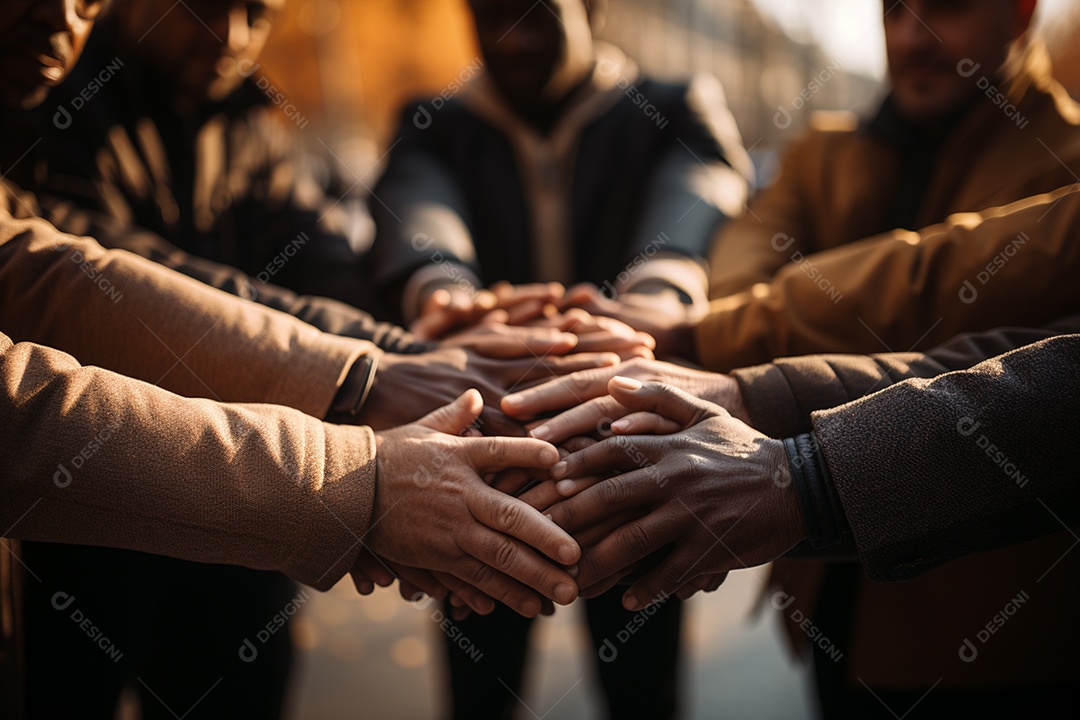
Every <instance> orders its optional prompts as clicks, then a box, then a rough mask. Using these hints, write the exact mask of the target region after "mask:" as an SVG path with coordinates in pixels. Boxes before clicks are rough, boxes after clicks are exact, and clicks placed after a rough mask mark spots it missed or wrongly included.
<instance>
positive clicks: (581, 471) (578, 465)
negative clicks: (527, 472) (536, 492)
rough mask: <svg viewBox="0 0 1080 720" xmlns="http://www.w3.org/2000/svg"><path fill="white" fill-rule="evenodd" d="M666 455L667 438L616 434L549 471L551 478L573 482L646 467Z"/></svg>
mask: <svg viewBox="0 0 1080 720" xmlns="http://www.w3.org/2000/svg"><path fill="white" fill-rule="evenodd" d="M667 452H670V436H652V435H615V436H614V437H609V438H607V439H606V440H602V441H600V442H598V443H596V444H595V445H591V446H589V447H587V448H585V449H584V450H581V451H580V452H576V453H572V454H570V455H567V456H566V457H565V458H563V459H562V460H560V461H559V462H558V463H557V464H556V465H555V466H554V467H552V468H551V478H552V479H553V480H563V479H568V480H574V479H577V478H583V477H588V476H590V475H611V474H613V473H617V472H624V471H627V470H632V469H635V468H648V467H650V466H651V465H653V464H654V463H655V462H656V461H657V460H658V459H660V458H662V457H664V455H665V454H667Z"/></svg>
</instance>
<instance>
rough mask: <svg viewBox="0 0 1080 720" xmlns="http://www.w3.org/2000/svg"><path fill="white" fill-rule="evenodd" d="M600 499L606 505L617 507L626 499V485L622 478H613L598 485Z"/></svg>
mask: <svg viewBox="0 0 1080 720" xmlns="http://www.w3.org/2000/svg"><path fill="white" fill-rule="evenodd" d="M600 498H601V499H602V500H603V501H604V503H605V504H607V505H619V504H620V503H622V502H623V500H625V499H626V483H625V482H624V481H623V479H622V477H613V478H609V479H607V480H605V481H604V482H603V483H601V484H600Z"/></svg>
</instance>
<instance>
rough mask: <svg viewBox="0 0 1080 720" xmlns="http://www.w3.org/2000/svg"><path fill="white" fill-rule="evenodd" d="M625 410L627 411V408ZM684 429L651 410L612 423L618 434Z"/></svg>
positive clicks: (642, 433) (661, 433) (652, 433)
mask: <svg viewBox="0 0 1080 720" xmlns="http://www.w3.org/2000/svg"><path fill="white" fill-rule="evenodd" d="M612 399H613V400H614V398H612ZM619 407H622V405H619ZM623 411H624V412H625V409H624V410H623ZM682 429H683V427H682V426H681V425H680V424H679V423H677V422H675V421H674V420H669V419H668V418H666V417H664V416H663V415H657V414H656V413H650V412H635V413H630V414H629V415H627V416H626V417H623V418H619V419H617V420H615V421H614V422H612V423H611V431H612V432H613V433H615V434H616V435H670V434H672V433H677V432H679V431H680V430H682ZM540 439H543V438H540ZM556 442H557V441H556Z"/></svg>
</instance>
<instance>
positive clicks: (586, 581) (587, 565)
mask: <svg viewBox="0 0 1080 720" xmlns="http://www.w3.org/2000/svg"><path fill="white" fill-rule="evenodd" d="M683 532H684V529H683V527H682V525H681V524H680V523H678V522H675V521H673V520H672V519H671V518H670V517H669V516H668V514H667V513H664V512H662V511H656V512H653V513H650V514H649V515H646V516H644V517H641V518H638V519H636V520H631V521H630V522H628V523H626V524H624V525H623V526H622V527H620V528H618V529H616V530H615V531H614V532H612V533H610V534H609V535H608V536H607V537H605V538H604V539H603V540H601V541H600V542H598V543H597V544H595V545H593V546H592V547H591V548H589V552H588V553H587V554H585V555H583V556H582V558H581V561H580V562H579V563H578V568H579V572H578V578H579V579H580V581H581V585H582V587H589V586H591V585H594V584H596V583H597V582H600V581H601V580H603V579H604V578H606V577H609V576H611V575H617V574H619V575H624V576H625V575H627V574H628V573H629V572H630V570H629V569H630V567H631V566H632V565H635V564H637V563H641V562H642V561H644V560H646V559H648V558H649V556H651V555H653V554H654V553H656V554H659V553H661V552H662V551H664V548H665V547H666V546H668V545H670V544H672V543H673V542H675V541H676V540H678V539H679V538H680V535H681V534H682V533H683ZM664 562H666V560H662V561H661V565H662V564H663V563H664ZM691 562H692V561H691ZM645 567H648V565H647V564H646V565H645ZM684 582H686V579H685V578H681V579H680V582H679V583H678V584H677V585H675V586H674V587H672V588H671V589H670V592H672V593H673V592H675V591H676V590H678V589H679V587H681V586H682V584H683V583H684ZM648 597H652V596H651V595H650V596H648Z"/></svg>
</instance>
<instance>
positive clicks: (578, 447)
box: [562, 436, 599, 455]
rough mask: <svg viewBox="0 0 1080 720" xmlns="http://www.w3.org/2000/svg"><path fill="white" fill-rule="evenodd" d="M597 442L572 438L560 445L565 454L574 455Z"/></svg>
mask: <svg viewBox="0 0 1080 720" xmlns="http://www.w3.org/2000/svg"><path fill="white" fill-rule="evenodd" d="M597 442H599V441H598V440H595V439H594V438H591V437H584V436H582V437H573V438H570V439H569V440H567V441H566V442H564V443H563V444H562V449H563V450H566V453H567V454H568V455H569V454H570V453H576V452H580V451H582V450H584V449H585V448H587V447H592V446H593V445H595V444H596V443H597Z"/></svg>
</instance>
